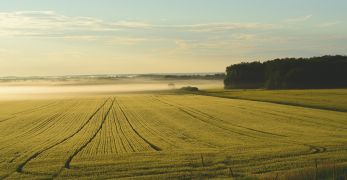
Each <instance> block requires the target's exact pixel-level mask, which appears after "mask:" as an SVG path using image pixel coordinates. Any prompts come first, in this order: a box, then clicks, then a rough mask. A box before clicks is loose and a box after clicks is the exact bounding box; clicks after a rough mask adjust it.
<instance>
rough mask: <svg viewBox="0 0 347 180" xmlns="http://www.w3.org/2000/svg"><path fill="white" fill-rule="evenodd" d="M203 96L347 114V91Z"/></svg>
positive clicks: (212, 93) (211, 92)
mask: <svg viewBox="0 0 347 180" xmlns="http://www.w3.org/2000/svg"><path fill="white" fill-rule="evenodd" d="M202 94H203V95H210V96H217V97H225V98H234V99H246V100H254V101H265V102H273V103H279V104H286V105H295V106H303V107H312V108H318V109H327V110H335V111H342V112H347V89H318V90H317V89H312V90H258V89H257V90H249V89H247V90H222V89H214V90H211V89H209V90H206V91H202Z"/></svg>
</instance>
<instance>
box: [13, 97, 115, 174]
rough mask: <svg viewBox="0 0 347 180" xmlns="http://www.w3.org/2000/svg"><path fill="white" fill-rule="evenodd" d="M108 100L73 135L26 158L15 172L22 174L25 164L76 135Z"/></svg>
mask: <svg viewBox="0 0 347 180" xmlns="http://www.w3.org/2000/svg"><path fill="white" fill-rule="evenodd" d="M108 100H109V99H107V100H106V101H105V102H104V103H103V104H102V105H101V106H100V107H99V108H98V109H97V110H96V111H95V112H94V113H93V114H92V115H91V116H90V117H89V118H88V120H87V121H86V122H85V123H84V124H83V125H82V126H81V127H80V128H79V129H78V130H77V131H75V132H74V133H73V134H71V135H70V136H68V137H66V138H64V139H63V140H61V141H59V142H58V143H55V144H53V145H51V146H49V147H47V148H45V149H43V150H41V151H38V152H36V153H35V154H33V155H31V156H30V157H29V158H27V159H26V160H25V161H24V162H23V163H21V164H19V165H18V166H17V169H16V171H17V172H18V173H22V172H23V169H24V166H25V165H26V164H28V163H29V162H30V161H31V160H33V159H35V158H36V157H37V156H39V155H40V154H42V153H44V152H46V151H48V150H50V149H52V148H54V147H56V146H58V145H60V144H62V143H64V142H65V141H67V140H69V139H71V138H72V137H74V136H75V135H76V134H78V133H79V132H80V131H81V130H82V129H83V128H84V127H85V126H86V125H87V124H88V123H89V122H90V121H91V119H92V118H93V117H94V116H95V115H96V114H97V113H98V112H99V111H100V110H101V109H102V108H103V107H104V106H105V104H106V103H107V102H108Z"/></svg>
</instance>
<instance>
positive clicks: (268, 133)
mask: <svg viewBox="0 0 347 180" xmlns="http://www.w3.org/2000/svg"><path fill="white" fill-rule="evenodd" d="M157 100H159V99H157ZM161 101H164V100H161ZM164 102H165V101H164ZM165 103H166V104H169V103H167V102H165ZM171 105H172V106H175V107H177V108H181V107H179V106H182V105H173V104H171ZM185 109H186V110H187V111H191V112H192V113H197V114H201V115H203V116H205V117H207V118H209V119H214V120H217V121H220V122H223V123H226V124H229V125H231V126H234V127H238V128H242V129H246V130H249V131H253V132H257V133H261V134H267V135H272V136H278V137H288V136H285V135H282V134H276V133H271V132H266V131H261V130H257V129H253V128H248V127H245V126H241V125H238V124H234V123H231V122H226V121H225V120H223V119H220V118H217V117H215V116H212V115H210V114H208V113H205V112H203V111H200V110H198V109H196V108H193V107H185Z"/></svg>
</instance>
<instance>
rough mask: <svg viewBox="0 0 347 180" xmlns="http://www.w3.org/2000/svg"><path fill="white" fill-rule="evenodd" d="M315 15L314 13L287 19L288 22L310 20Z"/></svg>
mask: <svg viewBox="0 0 347 180" xmlns="http://www.w3.org/2000/svg"><path fill="white" fill-rule="evenodd" d="M312 17H313V15H311V14H310V15H306V16H302V17H296V18H289V19H286V20H285V21H286V22H291V23H296V22H305V21H308V20H310V19H311V18H312Z"/></svg>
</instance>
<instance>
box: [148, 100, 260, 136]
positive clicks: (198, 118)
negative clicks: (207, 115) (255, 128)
mask: <svg viewBox="0 0 347 180" xmlns="http://www.w3.org/2000/svg"><path fill="white" fill-rule="evenodd" d="M155 99H156V100H157V101H159V102H161V103H163V104H166V105H168V106H171V107H174V108H175V109H177V110H179V111H181V112H183V113H184V114H187V115H188V116H190V117H192V118H194V119H197V120H199V121H202V122H204V123H206V124H209V125H211V126H214V127H217V128H219V129H223V130H225V131H229V132H231V133H235V134H238V135H241V136H246V137H251V138H257V137H256V136H252V135H249V134H246V133H242V132H238V131H234V130H231V129H228V128H225V127H223V126H218V125H216V124H212V123H211V122H208V121H206V120H205V119H203V118H201V117H198V116H197V115H195V114H193V113H191V112H189V111H187V110H185V109H184V108H181V107H179V106H175V105H173V104H170V103H168V102H165V101H163V100H160V99H158V98H155Z"/></svg>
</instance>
